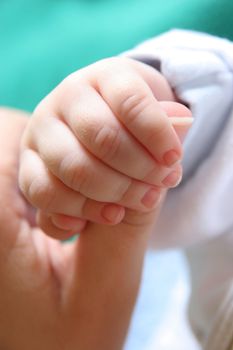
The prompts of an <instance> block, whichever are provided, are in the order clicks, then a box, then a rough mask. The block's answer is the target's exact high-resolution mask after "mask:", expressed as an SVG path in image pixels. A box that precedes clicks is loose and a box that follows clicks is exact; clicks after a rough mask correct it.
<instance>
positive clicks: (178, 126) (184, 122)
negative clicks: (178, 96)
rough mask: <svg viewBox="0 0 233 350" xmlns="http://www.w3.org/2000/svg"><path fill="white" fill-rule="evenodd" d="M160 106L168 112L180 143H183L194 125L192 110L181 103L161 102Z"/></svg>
mask: <svg viewBox="0 0 233 350" xmlns="http://www.w3.org/2000/svg"><path fill="white" fill-rule="evenodd" d="M160 105H161V107H162V108H163V110H164V111H165V112H166V114H167V116H168V118H169V120H170V121H171V123H172V125H173V127H174V129H175V131H176V133H177V135H178V137H179V139H180V141H181V142H183V141H184V139H185V137H186V135H187V133H188V131H189V129H190V127H191V126H192V123H193V118H192V113H191V111H190V109H188V108H187V107H186V106H184V105H183V104H181V103H178V102H171V101H163V102H160Z"/></svg>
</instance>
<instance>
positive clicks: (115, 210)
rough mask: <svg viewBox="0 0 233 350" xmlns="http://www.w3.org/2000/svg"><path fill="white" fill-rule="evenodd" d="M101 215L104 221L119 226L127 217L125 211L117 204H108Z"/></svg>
mask: <svg viewBox="0 0 233 350" xmlns="http://www.w3.org/2000/svg"><path fill="white" fill-rule="evenodd" d="M101 214H102V216H103V218H104V219H106V220H107V221H109V222H110V223H113V224H117V223H119V222H121V220H122V219H123V217H124V215H125V209H124V208H123V207H120V206H119V205H115V204H107V205H105V206H104V207H103V209H102V211H101Z"/></svg>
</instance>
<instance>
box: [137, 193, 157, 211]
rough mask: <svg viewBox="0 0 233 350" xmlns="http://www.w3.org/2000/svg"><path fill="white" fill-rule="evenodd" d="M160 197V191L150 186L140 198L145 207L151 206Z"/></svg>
mask: <svg viewBox="0 0 233 350" xmlns="http://www.w3.org/2000/svg"><path fill="white" fill-rule="evenodd" d="M159 198H160V191H159V190H158V189H156V188H151V189H150V190H149V191H147V192H146V194H145V195H144V196H143V198H142V199H141V203H142V204H143V205H144V206H145V207H147V208H149V209H150V208H153V207H154V205H155V204H156V203H157V202H158V200H159Z"/></svg>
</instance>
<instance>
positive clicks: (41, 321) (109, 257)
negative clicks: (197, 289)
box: [0, 109, 157, 350]
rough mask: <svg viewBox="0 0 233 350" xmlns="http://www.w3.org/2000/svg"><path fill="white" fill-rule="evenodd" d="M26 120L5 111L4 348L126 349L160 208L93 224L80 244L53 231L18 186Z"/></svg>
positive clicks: (1, 205) (1, 123)
mask: <svg viewBox="0 0 233 350" xmlns="http://www.w3.org/2000/svg"><path fill="white" fill-rule="evenodd" d="M26 123H27V116H26V115H24V114H23V113H19V112H18V111H13V110H7V109H2V110H1V111H0V325H1V326H0V348H1V349H9V350H21V349H22V350H27V349H30V350H31V349H33V350H37V349H38V350H41V349H49V350H57V349H62V350H73V349H75V350H77V349H79V350H93V349H101V350H105V349H106V350H109V349H111V350H114V349H121V348H122V345H123V342H124V338H125V335H126V332H127V328H128V325H129V322H130V316H131V313H132V310H133V306H134V303H135V300H136V296H137V291H138V286H139V282H140V275H141V268H142V263H143V257H144V253H145V249H146V246H147V240H148V235H149V233H150V231H151V226H152V225H153V223H154V221H155V216H156V215H155V214H156V211H157V209H154V210H153V211H152V212H149V213H141V214H139V213H137V212H134V211H131V210H128V211H127V213H126V215H125V218H124V221H123V222H122V223H120V224H118V225H116V226H111V227H110V226H104V225H98V224H91V223H88V224H87V226H86V228H85V229H84V231H83V232H82V233H81V234H80V237H79V238H78V240H77V241H76V242H73V243H66V244H64V243H61V242H59V241H56V240H54V239H52V238H50V237H48V236H46V235H45V234H44V233H43V231H42V230H41V229H39V228H38V227H37V226H36V225H35V221H34V211H33V209H32V208H31V207H30V206H29V205H28V204H27V203H26V201H25V200H24V198H23V197H22V195H21V193H20V192H19V189H18V186H17V177H18V158H19V156H18V155H19V143H20V138H21V135H22V132H23V130H24V128H25V125H26Z"/></svg>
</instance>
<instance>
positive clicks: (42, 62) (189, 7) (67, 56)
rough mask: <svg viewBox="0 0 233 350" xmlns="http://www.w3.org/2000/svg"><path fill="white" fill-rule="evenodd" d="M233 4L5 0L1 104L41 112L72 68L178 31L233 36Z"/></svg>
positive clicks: (211, 0)
mask: <svg viewBox="0 0 233 350" xmlns="http://www.w3.org/2000/svg"><path fill="white" fill-rule="evenodd" d="M232 14H233V1H226V0H223V1H220V0H196V1H189V0H124V1H123V0H122V1H121V0H112V1H110V0H109V1H107V0H79V1H78V0H77V1H75V0H40V1H38V0H35V1H32V0H13V1H12V0H1V1H0V105H8V106H12V107H16V108H21V109H26V110H29V111H31V110H33V109H34V107H35V106H36V105H37V103H38V102H39V101H40V100H41V99H42V98H43V97H44V96H45V95H46V94H47V93H48V92H49V91H51V89H53V88H54V87H55V86H56V85H57V84H58V83H59V82H60V81H61V80H62V79H63V78H64V77H65V76H67V75H68V74H69V73H71V72H73V71H75V70H77V69H78V68H80V67H83V66H85V65H87V64H90V63H92V62H94V61H96V60H98V59H101V58H103V57H108V56H112V55H117V54H118V53H120V52H122V51H124V50H126V49H129V48H132V47H133V46H134V45H136V44H137V43H139V42H141V41H143V40H145V39H147V38H149V37H152V36H155V35H157V34H159V33H161V32H164V31H166V30H169V29H171V28H174V27H176V28H188V29H195V30H200V31H206V32H209V33H212V34H217V35H219V36H224V37H228V38H231V39H232V38H233V30H232Z"/></svg>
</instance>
